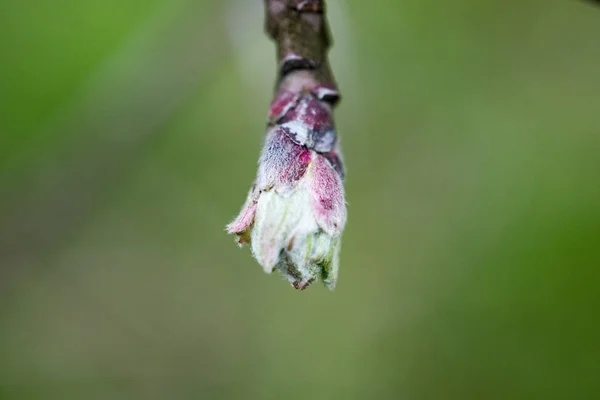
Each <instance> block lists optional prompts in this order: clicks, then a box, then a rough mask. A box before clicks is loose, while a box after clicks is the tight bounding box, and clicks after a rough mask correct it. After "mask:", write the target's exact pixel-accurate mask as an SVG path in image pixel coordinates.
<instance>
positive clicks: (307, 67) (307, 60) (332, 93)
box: [265, 0, 339, 105]
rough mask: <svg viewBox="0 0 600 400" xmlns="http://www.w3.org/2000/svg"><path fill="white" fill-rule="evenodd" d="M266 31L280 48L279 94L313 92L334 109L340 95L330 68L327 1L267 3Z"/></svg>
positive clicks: (278, 53) (281, 0)
mask: <svg viewBox="0 0 600 400" xmlns="http://www.w3.org/2000/svg"><path fill="white" fill-rule="evenodd" d="M265 11H266V31H267V33H268V34H269V36H270V37H271V38H272V39H273V40H274V41H275V43H276V45H277V61H278V66H279V68H278V74H279V76H278V83H277V91H279V92H281V91H283V90H285V91H290V92H293V93H303V92H313V93H314V94H315V95H316V96H317V97H318V98H319V100H321V101H325V102H328V103H329V104H331V105H333V104H335V103H336V102H337V101H338V100H339V92H338V90H337V86H336V84H335V80H334V77H333V73H332V72H331V68H330V66H329V60H328V58H327V51H328V48H329V46H330V43H331V40H330V33H329V26H328V24H327V18H326V16H325V1H324V0H265Z"/></svg>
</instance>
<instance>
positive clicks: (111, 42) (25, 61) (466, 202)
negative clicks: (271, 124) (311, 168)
mask: <svg viewBox="0 0 600 400" xmlns="http://www.w3.org/2000/svg"><path fill="white" fill-rule="evenodd" d="M255 3H256V4H254V3H250V2H247V1H245V0H230V1H226V2H217V1H214V2H208V1H204V2H202V1H200V2H198V1H186V0H178V1H169V2H167V1H158V0H152V1H144V2H142V1H130V2H116V1H113V0H106V1H103V2H90V1H86V2H76V1H72V0H61V1H54V2H50V1H43V0H42V1H40V0H35V1H32V2H14V1H13V2H3V3H2V4H0V48H1V50H2V51H0V71H1V72H2V73H1V74H0V196H1V197H0V226H1V228H2V230H1V232H0V290H1V291H0V398H1V399H5V398H6V399H37V398H39V399H121V398H122V399H132V398H140V399H148V398H157V399H166V398H175V399H186V398H194V399H196V398H243V399H254V398H256V399H265V398H287V399H295V398H314V399H321V398H322V399H332V398H344V399H346V398H357V399H364V398H402V399H534V398H536V399H537V398H540V399H549V398H561V399H571V398H576V399H592V398H596V397H597V395H598V393H600V383H599V382H600V380H598V378H597V375H598V371H599V368H600V365H599V364H600V354H599V353H600V352H599V351H598V344H597V341H598V337H599V336H600V329H599V327H598V322H597V320H596V318H597V317H596V312H597V307H598V305H599V302H598V300H597V291H598V289H597V281H598V278H599V276H598V275H599V274H598V272H597V271H598V267H599V266H600V263H599V260H600V245H599V243H598V242H599V239H600V185H599V183H600V182H599V179H598V171H599V167H600V158H599V157H598V150H599V149H600V135H599V133H598V127H599V123H600V114H599V112H598V104H600V75H599V74H598V71H600V52H599V51H598V37H600V24H599V22H598V21H599V18H600V9H599V8H597V7H595V6H594V5H593V4H591V3H588V4H586V3H584V2H564V1H555V0H550V1H545V2H541V1H533V0H529V1H520V2H499V3H498V2H497V3H488V2H476V1H470V0H459V1H454V2H451V3H448V2H443V1H437V2H422V1H417V0H402V1H380V2H373V3H369V5H367V3H365V2H361V1H355V0H346V1H330V2H329V3H330V12H331V22H332V31H333V34H334V39H335V47H334V48H333V50H332V66H333V69H334V71H335V72H336V75H337V77H338V80H339V83H340V86H341V89H342V94H343V96H344V100H343V101H342V103H341V105H340V107H339V108H338V111H337V125H338V128H339V132H340V136H341V137H342V141H343V148H344V150H345V162H346V165H347V169H348V172H347V198H348V208H349V217H350V218H349V224H348V227H347V230H346V233H345V235H344V249H343V251H342V268H341V275H340V280H339V283H338V288H337V289H336V290H335V291H334V292H328V291H326V290H325V289H324V288H323V287H320V285H314V286H313V287H311V288H310V289H309V290H307V291H305V292H296V291H295V290H293V289H292V288H290V287H289V285H288V284H287V283H286V282H284V281H283V279H282V278H281V277H279V276H268V275H265V274H264V273H262V272H261V268H260V267H259V266H258V265H257V264H256V262H254V260H252V259H251V257H250V255H249V251H248V250H247V249H244V250H243V251H242V250H238V249H236V247H235V245H234V244H233V239H232V238H231V237H227V236H226V235H225V233H224V225H225V224H226V223H227V222H228V221H229V220H230V219H231V218H233V217H234V216H235V214H236V213H237V211H238V210H239V207H241V205H242V202H243V200H244V197H245V194H246V191H247V188H248V186H249V185H250V183H251V181H252V179H253V178H254V174H255V166H256V160H257V156H258V151H259V149H260V145H261V140H262V134H263V131H264V120H265V113H266V109H267V106H268V103H269V100H270V95H271V90H272V87H273V86H272V85H273V83H272V81H273V78H274V65H272V64H273V63H274V54H273V48H272V44H270V43H269V42H268V40H267V39H266V37H264V36H263V35H262V24H263V22H262V9H260V7H262V4H260V2H258V1H256V2H255ZM254 6H256V7H259V8H258V9H255V10H254V11H252V7H254ZM195 50H197V51H195Z"/></svg>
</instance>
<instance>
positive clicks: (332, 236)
mask: <svg viewBox="0 0 600 400" xmlns="http://www.w3.org/2000/svg"><path fill="white" fill-rule="evenodd" d="M302 129H304V128H302ZM309 133H311V134H314V132H313V131H312V130H310V132H309ZM341 171H342V165H341V160H340V158H339V155H338V153H337V149H330V151H328V152H327V153H324V154H322V153H319V152H318V151H316V150H315V149H314V148H311V147H308V146H306V145H301V144H298V143H297V141H296V136H295V135H294V134H293V133H291V132H290V130H289V129H288V128H286V127H284V126H275V127H273V128H272V129H271V130H270V131H269V132H268V134H267V139H266V141H265V145H264V147H263V150H262V153H261V156H260V160H259V168H258V176H257V180H256V183H255V184H254V185H253V187H252V189H251V190H250V193H249V194H248V199H247V201H246V204H245V205H244V207H243V209H242V211H241V212H240V214H239V216H238V217H237V218H236V219H235V220H234V221H233V222H231V224H229V225H228V226H227V230H228V232H229V233H231V234H235V235H236V237H237V240H238V243H239V244H240V245H242V244H244V243H250V246H251V249H252V253H253V255H254V257H255V258H256V260H257V261H258V262H259V263H260V264H261V265H262V267H263V268H264V270H265V272H267V273H271V272H272V271H273V270H277V271H279V272H280V273H282V274H283V275H284V276H285V277H286V278H287V279H288V280H289V281H290V283H291V284H292V286H293V287H294V288H296V289H300V290H303V289H305V288H306V287H308V286H309V285H310V284H311V283H313V282H315V281H316V280H318V279H319V278H321V279H323V282H324V283H325V285H326V286H327V287H328V288H329V289H333V288H334V287H335V285H336V281H337V276H338V269H339V252H340V246H341V234H342V230H343V228H344V225H345V223H346V206H345V202H344V188H343V185H342V174H341Z"/></svg>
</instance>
